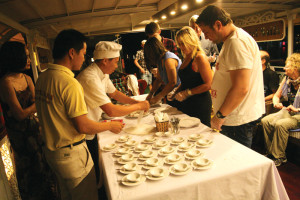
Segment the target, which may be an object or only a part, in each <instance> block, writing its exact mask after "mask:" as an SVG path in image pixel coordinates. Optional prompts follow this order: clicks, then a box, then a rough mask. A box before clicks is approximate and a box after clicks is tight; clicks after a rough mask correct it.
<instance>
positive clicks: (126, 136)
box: [116, 135, 131, 143]
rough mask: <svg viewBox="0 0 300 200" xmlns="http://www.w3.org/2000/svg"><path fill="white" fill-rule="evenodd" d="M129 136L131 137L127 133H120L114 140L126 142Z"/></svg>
mask: <svg viewBox="0 0 300 200" xmlns="http://www.w3.org/2000/svg"><path fill="white" fill-rule="evenodd" d="M130 138H131V136H129V135H122V136H120V137H119V138H118V139H117V140H116V142H119V143H124V142H127V141H128V140H129V139H130Z"/></svg>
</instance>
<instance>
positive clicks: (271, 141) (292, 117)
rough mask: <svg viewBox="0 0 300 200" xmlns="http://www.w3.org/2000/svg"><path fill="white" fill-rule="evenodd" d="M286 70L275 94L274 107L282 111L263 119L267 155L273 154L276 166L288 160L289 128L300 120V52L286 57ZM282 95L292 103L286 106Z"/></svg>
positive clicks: (292, 127)
mask: <svg viewBox="0 0 300 200" xmlns="http://www.w3.org/2000/svg"><path fill="white" fill-rule="evenodd" d="M284 70H285V74H286V77H284V79H283V80H282V82H281V84H280V86H279V88H278V90H277V92H276V93H275V95H274V96H273V104H274V107H275V108H277V109H280V110H281V111H279V112H277V113H273V114H270V115H267V116H266V117H264V118H262V120H261V123H262V127H263V131H264V138H265V145H266V150H267V155H269V156H271V158H272V159H273V160H274V163H275V165H276V166H280V165H281V164H283V163H286V162H287V159H286V155H285V149H286V147H287V143H288V138H289V130H290V129H296V128H297V127H298V124H299V122H300V115H299V113H300V93H299V75H300V53H294V54H292V55H290V56H289V57H288V58H287V59H286V64H285V67H284ZM281 97H286V98H287V99H288V101H289V102H290V105H289V106H287V107H284V106H283V105H282V103H280V99H281ZM283 112H286V113H285V114H283Z"/></svg>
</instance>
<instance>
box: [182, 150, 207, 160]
mask: <svg viewBox="0 0 300 200" xmlns="http://www.w3.org/2000/svg"><path fill="white" fill-rule="evenodd" d="M202 156H204V153H203V152H200V154H199V155H197V156H190V155H188V152H186V153H185V154H184V157H185V158H187V159H189V160H195V159H197V158H199V157H202Z"/></svg>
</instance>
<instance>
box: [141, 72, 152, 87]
mask: <svg viewBox="0 0 300 200" xmlns="http://www.w3.org/2000/svg"><path fill="white" fill-rule="evenodd" d="M141 79H144V80H145V81H146V82H147V85H151V83H152V74H151V73H150V72H149V71H148V70H145V73H144V74H141Z"/></svg>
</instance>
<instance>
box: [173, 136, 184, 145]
mask: <svg viewBox="0 0 300 200" xmlns="http://www.w3.org/2000/svg"><path fill="white" fill-rule="evenodd" d="M182 142H184V137H175V138H172V141H171V144H174V145H179V144H180V143H182Z"/></svg>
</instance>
